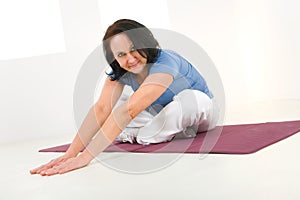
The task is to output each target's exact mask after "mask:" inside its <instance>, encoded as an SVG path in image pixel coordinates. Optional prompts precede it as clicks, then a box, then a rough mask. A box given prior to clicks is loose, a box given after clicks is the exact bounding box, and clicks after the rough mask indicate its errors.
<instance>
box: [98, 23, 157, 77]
mask: <svg viewBox="0 0 300 200" xmlns="http://www.w3.org/2000/svg"><path fill="white" fill-rule="evenodd" d="M119 33H124V34H126V35H127V36H128V38H129V39H130V40H131V41H132V42H133V45H134V47H135V49H137V51H138V53H139V54H140V55H141V56H143V57H144V58H146V59H147V64H151V63H154V62H155V60H156V58H157V56H158V54H159V51H160V49H159V44H158V42H157V41H156V39H155V38H154V37H153V34H152V33H151V31H150V30H149V29H148V28H147V27H145V26H144V25H143V24H140V23H139V22H136V21H134V20H130V19H120V20H118V21H116V22H114V23H113V24H112V25H110V26H109V27H108V28H107V30H106V32H105V35H104V37H103V40H102V41H103V51H104V54H105V58H106V60H107V62H108V63H109V65H110V66H111V68H112V72H110V73H109V74H108V75H109V76H110V78H111V80H113V81H114V80H118V79H119V78H120V77H121V76H123V75H124V74H125V73H126V72H127V71H126V70H125V69H123V68H121V67H120V65H119V63H118V62H117V60H116V59H115V58H114V55H113V53H112V51H111V48H110V39H111V38H112V37H113V36H114V35H117V34H119Z"/></svg>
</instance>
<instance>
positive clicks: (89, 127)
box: [30, 78, 124, 174]
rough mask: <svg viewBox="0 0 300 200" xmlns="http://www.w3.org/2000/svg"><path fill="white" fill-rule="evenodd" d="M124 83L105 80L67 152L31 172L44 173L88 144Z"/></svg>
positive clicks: (110, 110) (73, 155)
mask: <svg viewBox="0 0 300 200" xmlns="http://www.w3.org/2000/svg"><path fill="white" fill-rule="evenodd" d="M123 88H124V85H123V84H121V83H119V82H118V81H111V80H110V79H109V78H107V79H106V80H105V83H104V86H103V89H102V91H101V95H100V97H99V99H98V100H97V102H96V103H95V104H94V105H93V106H92V107H91V109H90V110H89V112H88V114H87V115H86V117H85V119H84V120H83V122H82V124H81V126H80V128H79V130H78V132H77V134H76V136H75V138H74V139H73V141H72V143H71V145H70V147H69V148H68V150H67V151H66V153H65V154H64V155H62V156H60V157H58V158H56V159H53V160H51V161H50V162H49V163H47V164H45V165H42V166H40V167H38V168H36V169H33V170H31V171H30V173H31V174H42V172H43V171H44V170H47V169H49V168H52V167H54V166H56V165H58V164H59V163H61V162H64V161H66V160H68V159H69V158H73V157H76V156H77V155H78V153H79V152H80V151H81V150H82V149H83V148H84V147H86V146H87V144H88V143H89V142H90V141H91V139H92V138H93V137H94V135H95V134H96V133H97V131H98V130H99V129H100V127H101V126H102V124H103V123H104V122H105V120H106V119H107V117H108V116H109V115H110V113H111V112H112V109H113V107H114V105H115V104H116V102H117V101H118V99H119V98H120V96H121V94H122V92H123Z"/></svg>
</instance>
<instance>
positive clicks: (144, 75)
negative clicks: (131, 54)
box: [135, 67, 148, 85]
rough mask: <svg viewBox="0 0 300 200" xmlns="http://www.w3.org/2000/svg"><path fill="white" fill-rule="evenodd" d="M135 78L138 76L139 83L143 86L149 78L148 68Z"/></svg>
mask: <svg viewBox="0 0 300 200" xmlns="http://www.w3.org/2000/svg"><path fill="white" fill-rule="evenodd" d="M135 76H136V80H137V82H138V83H139V85H141V84H142V83H143V82H144V80H145V79H146V77H147V76H148V67H145V68H144V70H143V71H142V72H141V73H138V74H136V75H135Z"/></svg>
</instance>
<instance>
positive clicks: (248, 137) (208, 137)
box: [39, 120, 300, 154]
mask: <svg viewBox="0 0 300 200" xmlns="http://www.w3.org/2000/svg"><path fill="white" fill-rule="evenodd" d="M297 132H300V120H299V121H287V122H267V123H260V124H241V125H227V126H223V127H216V128H215V129H213V130H211V131H208V132H205V133H198V134H197V136H196V137H195V138H190V139H174V140H172V141H170V142H164V143H160V144H151V145H140V144H130V143H117V142H114V143H113V144H111V145H110V146H109V147H107V148H106V149H105V152H143V153H147V152H151V153H182V152H184V153H220V154H249V153H254V152H256V151H258V150H260V149H262V148H264V147H267V146H269V145H271V144H274V143H276V142H278V141H280V140H283V139H285V138H287V137H289V136H291V135H293V134H295V133H297ZM217 137H218V140H216V139H215V138H217ZM69 145H70V144H65V145H61V146H56V147H52V148H47V149H42V150H40V151H39V152H65V151H66V150H67V149H68V147H69Z"/></svg>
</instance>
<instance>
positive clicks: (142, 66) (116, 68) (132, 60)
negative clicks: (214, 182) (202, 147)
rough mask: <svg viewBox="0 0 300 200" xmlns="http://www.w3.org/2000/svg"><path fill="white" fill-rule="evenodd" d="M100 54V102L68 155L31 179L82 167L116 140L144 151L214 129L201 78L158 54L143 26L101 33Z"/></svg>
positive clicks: (129, 23)
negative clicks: (104, 66)
mask: <svg viewBox="0 0 300 200" xmlns="http://www.w3.org/2000/svg"><path fill="white" fill-rule="evenodd" d="M103 49H104V53H105V56H106V60H107V62H108V63H109V64H110V66H111V68H112V71H111V72H110V73H109V74H108V77H107V79H106V80H105V84H104V86H103V89H102V92H101V95H100V98H99V99H98V100H97V102H96V103H95V104H94V106H93V107H92V108H91V109H90V111H89V112H88V114H87V116H86V118H85V120H84V121H83V123H82V125H81V127H80V129H79V131H78V133H77V134H76V136H75V138H74V140H73V142H72V144H71V145H70V147H69V149H68V150H67V151H66V153H65V154H64V155H63V156H61V157H59V158H56V159H54V160H52V161H50V162H49V163H47V164H45V165H42V166H40V167H38V168H36V169H34V170H31V171H30V173H31V174H40V175H53V174H62V173H66V172H68V171H71V170H74V169H78V168H81V167H84V166H86V165H88V164H89V163H90V162H91V161H92V160H93V159H94V157H96V156H97V155H98V154H99V153H100V152H102V151H103V150H104V149H105V148H106V147H107V146H108V145H110V144H111V143H112V142H113V141H114V140H117V141H120V142H131V143H134V142H137V143H140V144H144V145H146V144H150V143H160V142H166V141H170V140H171V139H173V138H174V137H175V136H178V137H193V136H195V135H196V133H197V132H201V131H207V130H209V129H212V128H214V127H215V125H216V122H217V120H218V113H217V112H216V109H215V108H216V106H215V104H214V101H213V95H212V93H211V92H210V90H209V88H208V86H207V84H206V82H205V80H204V79H203V77H202V76H201V75H200V74H199V72H198V71H197V70H196V69H195V68H194V67H193V66H192V65H191V64H190V63H189V62H188V61H187V60H185V59H184V58H183V57H181V56H180V55H178V54H177V53H176V52H173V51H170V50H164V49H161V48H160V47H159V44H158V42H157V41H156V39H155V38H154V37H153V35H152V33H151V32H150V30H149V29H148V28H146V27H145V26H144V25H142V24H140V23H138V22H136V21H133V20H128V19H122V20H118V21H116V22H115V23H113V24H112V25H111V26H110V27H109V28H108V29H107V31H106V33H105V36H104V38H103ZM125 85H129V86H131V88H132V89H133V91H134V93H133V94H132V95H131V96H130V97H128V98H124V96H122V92H123V89H124V86H125ZM84 147H86V148H85V150H84V151H83V152H82V153H81V154H80V155H78V154H79V152H80V150H82V149H83V148H84Z"/></svg>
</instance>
